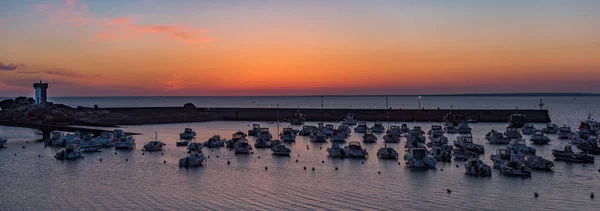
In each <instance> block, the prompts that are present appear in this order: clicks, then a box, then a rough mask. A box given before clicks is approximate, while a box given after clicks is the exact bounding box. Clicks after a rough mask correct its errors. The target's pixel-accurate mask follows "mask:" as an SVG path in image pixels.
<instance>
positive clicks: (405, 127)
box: [400, 124, 410, 133]
mask: <svg viewBox="0 0 600 211" xmlns="http://www.w3.org/2000/svg"><path fill="white" fill-rule="evenodd" d="M400 130H401V131H402V133H408V132H410V128H408V125H406V124H402V126H400Z"/></svg>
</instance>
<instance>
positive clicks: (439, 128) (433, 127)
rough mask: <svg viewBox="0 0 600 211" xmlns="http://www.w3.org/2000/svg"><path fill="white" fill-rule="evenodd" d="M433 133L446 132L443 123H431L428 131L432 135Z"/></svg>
mask: <svg viewBox="0 0 600 211" xmlns="http://www.w3.org/2000/svg"><path fill="white" fill-rule="evenodd" d="M433 133H436V134H444V129H443V128H442V126H441V125H431V129H429V131H427V135H428V136H431V135H432V134H433Z"/></svg>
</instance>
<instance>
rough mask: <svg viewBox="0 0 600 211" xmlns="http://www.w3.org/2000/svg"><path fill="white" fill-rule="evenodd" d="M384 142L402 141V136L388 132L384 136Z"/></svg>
mask: <svg viewBox="0 0 600 211" xmlns="http://www.w3.org/2000/svg"><path fill="white" fill-rule="evenodd" d="M383 142H385V143H400V136H397V135H392V134H386V135H384V136H383Z"/></svg>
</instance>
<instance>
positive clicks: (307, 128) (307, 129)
mask: <svg viewBox="0 0 600 211" xmlns="http://www.w3.org/2000/svg"><path fill="white" fill-rule="evenodd" d="M315 130H318V128H317V127H315V126H312V125H304V126H302V130H300V132H298V135H301V136H309V135H310V134H312V132H313V131H315Z"/></svg>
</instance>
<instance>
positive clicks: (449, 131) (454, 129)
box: [444, 126, 458, 134]
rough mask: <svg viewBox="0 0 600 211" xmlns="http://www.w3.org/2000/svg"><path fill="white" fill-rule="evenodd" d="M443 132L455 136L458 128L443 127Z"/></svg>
mask: <svg viewBox="0 0 600 211" xmlns="http://www.w3.org/2000/svg"><path fill="white" fill-rule="evenodd" d="M444 131H446V133H448V134H455V133H458V128H456V127H454V126H446V127H444Z"/></svg>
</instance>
